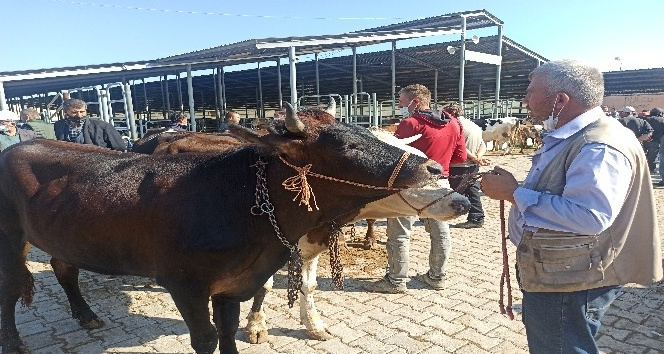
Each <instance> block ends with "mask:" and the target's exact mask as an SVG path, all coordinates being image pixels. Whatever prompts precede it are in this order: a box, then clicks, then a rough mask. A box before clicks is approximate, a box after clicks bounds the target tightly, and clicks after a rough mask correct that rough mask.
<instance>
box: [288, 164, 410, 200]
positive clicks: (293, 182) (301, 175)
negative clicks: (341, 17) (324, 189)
mask: <svg viewBox="0 0 664 354" xmlns="http://www.w3.org/2000/svg"><path fill="white" fill-rule="evenodd" d="M409 156H410V152H407V151H406V152H404V153H403V155H401V158H400V159H399V162H397V165H396V166H395V167H394V171H392V174H391V175H390V178H389V179H388V180H387V187H379V186H372V185H369V184H363V183H357V182H351V181H347V180H343V179H339V178H334V177H329V176H325V175H321V174H318V173H315V172H311V167H312V164H307V165H305V166H304V167H298V166H295V165H292V164H290V163H288V161H286V160H285V159H284V158H283V157H281V156H279V159H280V160H281V162H283V163H284V164H285V165H286V166H288V167H290V168H292V169H294V170H295V171H297V175H295V176H293V177H289V178H286V179H285V180H284V181H283V183H281V185H282V186H284V188H285V189H286V190H287V191H291V192H296V193H297V194H296V195H295V198H293V201H295V200H297V198H298V197H299V198H300V203H299V204H298V205H302V204H304V205H306V206H307V210H308V211H313V208H312V207H311V204H310V202H309V200H310V199H313V202H314V207H316V210H319V209H318V205H316V195H315V194H314V191H313V189H312V188H311V185H309V181H308V180H307V175H309V176H313V177H318V178H322V179H326V180H329V181H335V182H341V183H346V184H350V185H353V186H357V187H363V188H370V189H385V190H397V191H398V190H401V189H403V188H393V187H392V185H393V184H394V181H395V180H396V178H397V175H399V171H401V168H402V167H403V165H404V163H405V162H406V160H407V159H408V157H409Z"/></svg>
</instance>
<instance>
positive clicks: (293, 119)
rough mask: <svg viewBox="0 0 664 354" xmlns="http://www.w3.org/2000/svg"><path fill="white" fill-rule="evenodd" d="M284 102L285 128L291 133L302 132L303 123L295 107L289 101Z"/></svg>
mask: <svg viewBox="0 0 664 354" xmlns="http://www.w3.org/2000/svg"><path fill="white" fill-rule="evenodd" d="M285 103H286V121H285V123H286V129H287V130H288V131H289V132H291V133H293V134H302V133H304V123H302V121H301V120H300V118H298V117H297V113H296V112H295V108H293V106H291V104H290V103H288V102H285Z"/></svg>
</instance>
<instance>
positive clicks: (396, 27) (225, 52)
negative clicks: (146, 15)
mask: <svg viewBox="0 0 664 354" xmlns="http://www.w3.org/2000/svg"><path fill="white" fill-rule="evenodd" d="M502 24H503V22H502V21H500V20H499V19H497V18H496V17H495V16H493V15H491V14H490V13H488V12H486V11H484V10H480V11H468V12H459V13H453V14H447V15H441V16H435V17H430V18H425V19H420V20H414V21H407V22H403V23H397V24H392V25H388V26H381V27H376V28H371V29H367V30H362V31H356V32H350V33H345V34H340V35H331V36H305V37H287V38H266V39H262V40H247V41H242V42H238V43H233V44H228V45H223V46H219V47H213V48H209V49H204V50H200V51H194V52H190V53H185V54H181V55H176V56H171V57H166V58H162V59H157V60H152V61H143V62H132V63H124V64H107V65H92V66H82V67H80V66H79V67H73V68H61V69H51V70H33V71H22V72H12V73H0V96H4V91H3V88H4V86H6V87H7V91H9V92H10V93H11V94H12V95H13V96H10V97H17V96H20V95H23V96H25V95H27V94H33V95H34V94H35V93H36V92H35V91H38V92H41V93H44V92H52V91H56V90H60V89H62V88H63V87H68V88H74V87H86V86H95V85H103V84H105V83H109V82H119V81H122V82H127V81H128V80H136V79H142V78H145V77H156V76H160V78H161V76H164V77H167V76H166V75H173V74H177V75H178V78H179V74H180V73H181V72H182V71H184V70H186V71H187V86H188V93H189V111H190V117H191V122H192V126H193V128H194V129H195V119H194V114H195V110H194V102H195V98H194V93H193V85H192V84H193V78H192V76H191V72H192V70H201V69H212V68H217V72H218V73H219V75H216V76H217V78H218V77H221V78H222V80H223V78H224V73H223V67H224V66H227V65H236V64H245V63H251V62H258V63H259V64H258V65H259V67H258V72H259V74H258V86H259V88H258V95H260V106H261V107H262V106H263V102H264V101H263V98H262V96H263V94H262V87H261V76H260V62H261V61H269V60H275V61H277V62H278V63H280V60H281V59H282V58H283V57H284V56H285V54H286V49H287V53H288V57H289V60H290V75H289V79H290V89H291V92H290V93H291V94H290V99H291V103H293V104H295V103H296V102H297V82H296V70H295V59H296V56H297V55H303V54H311V53H313V54H315V55H316V62H315V63H316V94H318V93H319V81H318V80H319V77H318V56H317V54H318V53H320V52H324V51H330V50H339V49H348V48H351V49H352V50H353V56H352V58H353V59H352V67H353V70H352V74H353V78H352V86H353V90H352V92H353V93H354V94H357V93H358V89H357V82H358V80H357V72H356V70H357V54H356V47H357V46H364V45H371V44H378V43H387V42H391V43H392V51H391V62H392V68H391V69H392V70H391V72H392V83H391V85H390V86H391V90H392V93H391V95H390V97H395V87H396V83H395V82H396V69H395V63H396V56H397V55H398V56H399V57H400V59H404V58H405V59H407V61H408V62H410V63H411V64H413V63H414V64H415V65H419V66H420V67H421V66H424V67H425V68H429V69H431V68H434V69H435V77H436V79H435V82H434V84H435V85H437V83H438V69H443V67H442V66H441V67H435V66H431V65H430V64H427V63H426V62H425V61H422V60H421V59H419V57H418V58H415V57H412V56H411V57H409V56H408V55H406V54H404V53H402V52H399V53H397V50H396V41H397V40H400V39H409V38H419V37H426V36H434V35H442V34H454V33H458V34H461V40H460V41H459V45H460V49H461V51H460V55H459V57H460V60H459V63H460V64H459V66H460V70H459V76H458V81H459V89H458V95H459V101H460V102H461V103H462V104H463V94H464V82H465V81H466V80H465V78H464V75H465V67H464V66H465V64H466V60H465V58H464V56H465V55H471V54H476V55H475V57H477V54H479V55H480V56H484V57H489V59H491V60H490V61H487V62H488V63H494V64H497V65H493V68H492V69H489V70H496V69H497V70H496V74H495V86H496V89H495V90H494V94H495V101H496V104H495V106H496V107H497V106H498V99H499V94H500V91H499V90H498V88H499V87H500V78H501V68H502V65H501V63H502V54H501V53H502V48H503V37H502ZM491 26H497V27H498V36H497V38H498V43H497V44H496V48H497V55H493V54H486V53H482V52H473V51H467V50H466V49H465V48H466V39H465V34H466V32H467V31H468V30H472V29H479V28H486V27H491ZM514 47H520V46H518V45H514ZM402 51H403V50H402ZM524 51H527V50H524ZM532 54H533V55H532V57H537V60H538V63H539V61H540V60H541V59H543V58H541V57H539V56H537V55H536V54H534V53H532ZM476 60H477V59H476ZM479 60H480V61H482V59H479ZM480 64H481V63H480ZM301 65H302V64H298V66H301ZM483 65H485V64H483ZM468 66H469V67H471V66H472V65H468ZM400 70H401V68H400ZM418 70H419V71H421V70H422V69H421V68H419V69H417V70H415V71H418ZM484 75H487V73H485V74H484ZM278 76H279V80H278V81H279V85H278V91H279V103H281V99H282V97H281V96H282V95H281V87H280V86H281V85H280V83H281V80H280V76H281V69H279V71H278ZM450 76H452V75H450ZM484 80H486V78H484ZM199 81H200V80H199ZM215 81H217V80H216V79H215ZM379 81H382V82H383V83H385V82H386V80H385V81H383V80H379ZM3 82H5V85H4V86H3V85H2V84H3ZM167 83H168V81H167ZM160 88H161V85H160ZM144 89H145V87H144ZM214 89H215V98H214V99H215V101H216V100H217V92H216V91H219V95H218V97H219V100H220V101H222V102H223V103H222V107H225V102H226V95H225V85H224V83H223V82H221V83H219V90H217V86H216V84H215V86H214ZM233 89H234V92H235V88H233ZM436 89H437V86H436ZM166 91H167V94H168V85H166ZM365 91H366V90H365ZM376 91H377V90H376ZM144 92H145V91H144ZM178 92H180V86H179V84H178ZM162 95H163V94H162ZM145 96H146V97H145V99H146V105H147V95H145ZM437 96H438V95H437V93H436V97H437ZM180 97H181V96H180ZM248 101H249V100H246V101H245V103H246V102H248ZM208 102H209V101H208ZM0 104H5V105H6V103H5V100H4V97H0ZM0 108H2V107H0ZM393 110H394V103H393ZM263 114H264V112H263Z"/></svg>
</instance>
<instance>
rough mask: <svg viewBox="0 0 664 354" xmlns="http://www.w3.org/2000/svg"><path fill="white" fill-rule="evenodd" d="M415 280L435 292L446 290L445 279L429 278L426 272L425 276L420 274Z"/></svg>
mask: <svg viewBox="0 0 664 354" xmlns="http://www.w3.org/2000/svg"><path fill="white" fill-rule="evenodd" d="M415 279H417V280H418V281H420V282H422V283H424V284H427V285H429V286H430V287H432V288H433V289H434V290H443V289H445V277H442V278H441V279H431V277H429V272H426V273H424V274H418V275H417V276H416V277H415Z"/></svg>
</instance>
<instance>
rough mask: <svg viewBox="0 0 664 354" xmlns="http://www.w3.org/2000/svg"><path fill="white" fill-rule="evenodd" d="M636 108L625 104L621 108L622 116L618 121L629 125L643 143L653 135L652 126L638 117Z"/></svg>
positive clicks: (626, 125)
mask: <svg viewBox="0 0 664 354" xmlns="http://www.w3.org/2000/svg"><path fill="white" fill-rule="evenodd" d="M635 114H636V110H635V109H634V107H632V106H625V107H623V108H621V109H620V118H618V121H619V122H620V123H621V124H622V125H624V126H625V127H627V129H629V130H631V131H632V132H634V135H636V138H637V139H638V140H639V141H640V142H641V143H643V142H644V141H647V140H650V137H651V136H652V127H651V126H650V124H648V122H646V121H645V120H643V119H641V118H639V117H637V116H636V115H635Z"/></svg>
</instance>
